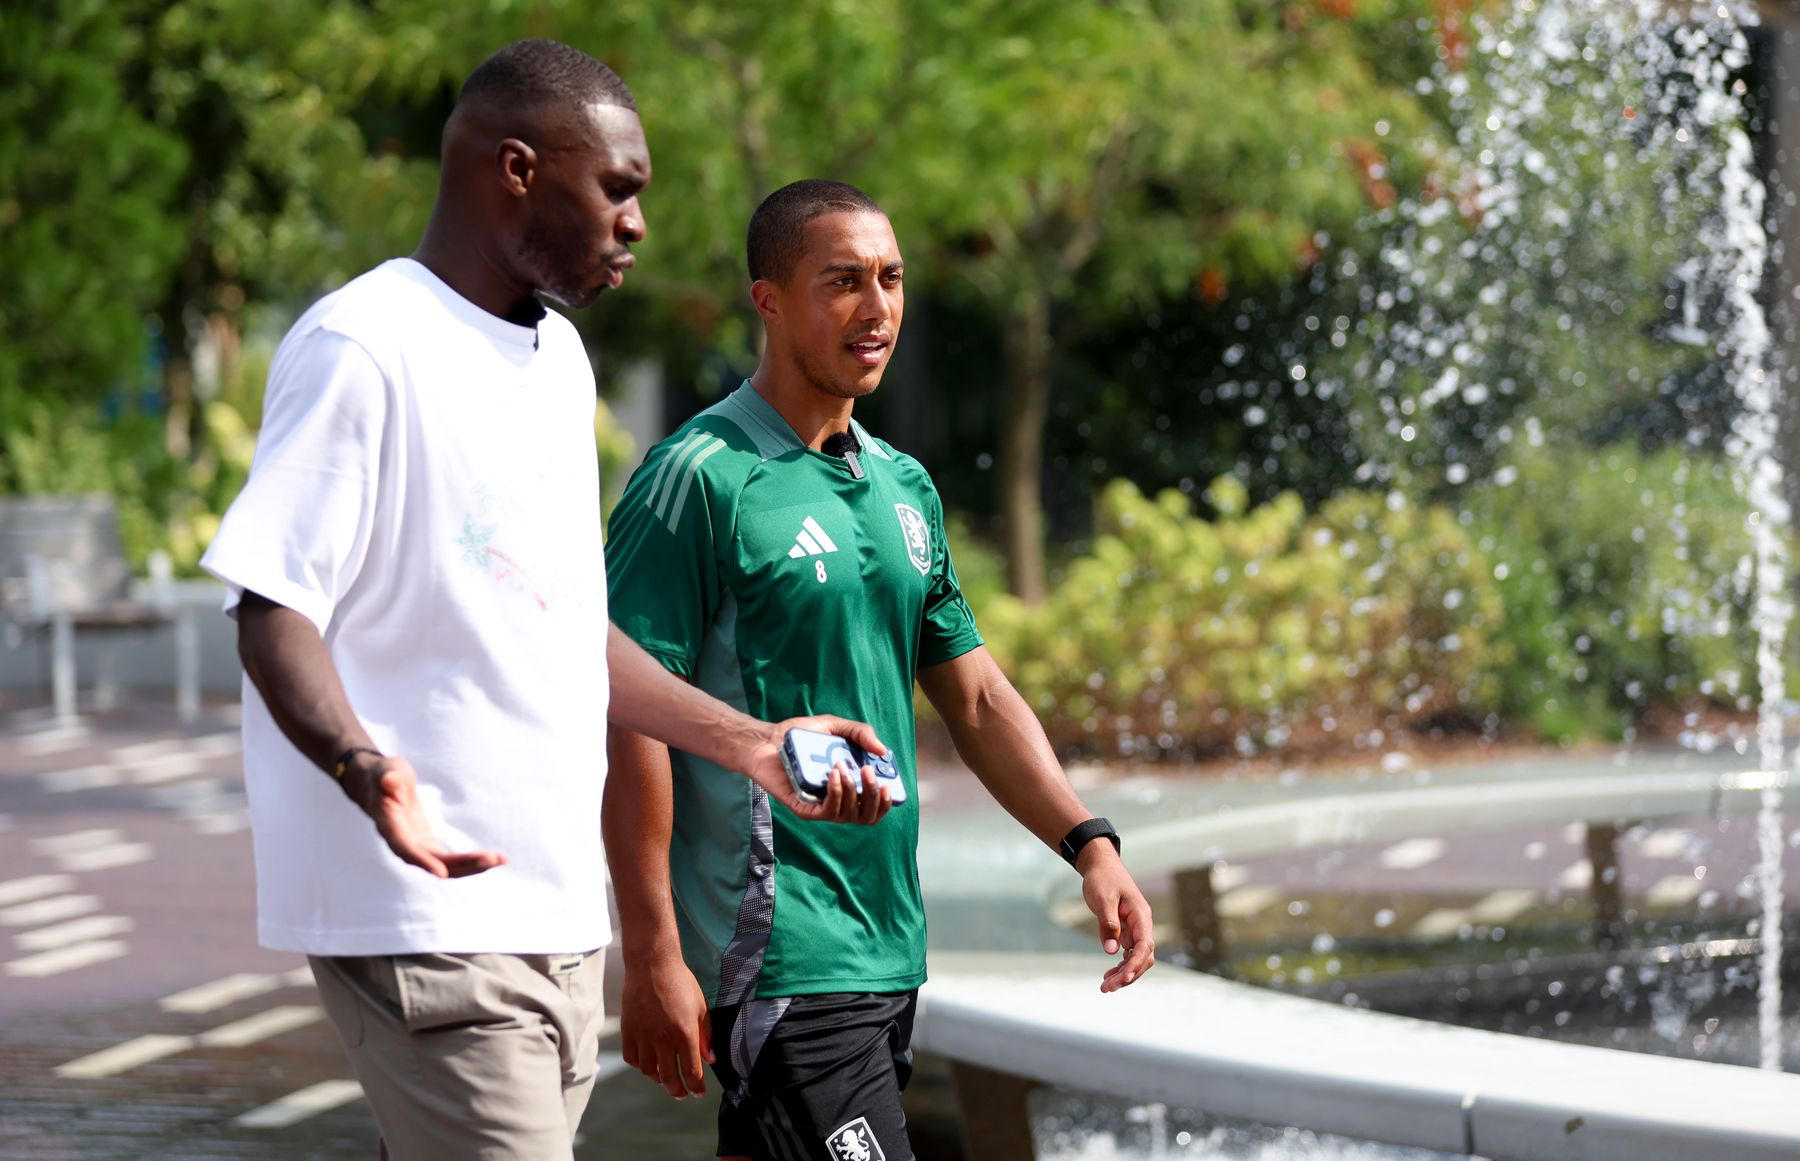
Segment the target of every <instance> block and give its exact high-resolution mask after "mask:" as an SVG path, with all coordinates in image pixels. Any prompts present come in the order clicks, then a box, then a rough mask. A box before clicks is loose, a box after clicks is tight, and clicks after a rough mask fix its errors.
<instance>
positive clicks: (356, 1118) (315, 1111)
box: [0, 704, 1800, 1161]
mask: <svg viewBox="0 0 1800 1161" xmlns="http://www.w3.org/2000/svg"><path fill="white" fill-rule="evenodd" d="M1732 761H1733V760H1731V759H1728V758H1716V759H1713V760H1711V762H1712V763H1713V764H1720V765H1729V764H1732ZM1739 764H1741V763H1739ZM1506 776H1509V774H1508V772H1507V771H1506V770H1505V769H1504V768H1502V767H1499V766H1493V765H1488V766H1483V767H1479V768H1472V769H1471V770H1470V771H1465V772H1462V773H1458V772H1455V771H1452V772H1449V773H1446V774H1442V775H1434V777H1442V778H1444V779H1446V780H1448V781H1455V780H1457V779H1459V778H1465V777H1474V778H1487V777H1506ZM1413 777H1415V775H1413V774H1412V773H1410V772H1389V773H1387V774H1380V773H1377V774H1376V775H1375V776H1372V777H1362V776H1357V775H1354V774H1347V775H1332V776H1316V777H1314V778H1311V779H1295V778H1294V777H1292V776H1289V777H1285V778H1283V777H1252V778H1244V779H1239V780H1220V779H1219V778H1218V777H1217V776H1216V775H1211V776H1206V777H1194V776H1183V775H1180V774H1173V775H1159V776H1154V777H1152V776H1148V775H1138V776H1126V777H1119V776H1116V775H1115V774H1113V773H1111V772H1106V771H1096V770H1093V769H1089V770H1087V771H1080V770H1078V771H1076V772H1075V778H1076V781H1077V783H1078V784H1079V785H1081V786H1082V788H1083V791H1084V793H1085V794H1087V795H1088V796H1089V798H1090V800H1091V801H1092V802H1094V803H1095V804H1096V805H1097V806H1098V807H1100V808H1101V809H1103V810H1110V811H1113V813H1114V814H1115V816H1116V817H1118V818H1120V819H1121V820H1122V821H1123V822H1125V824H1126V833H1127V834H1128V835H1129V833H1130V820H1131V818H1132V817H1133V816H1134V815H1138V816H1141V815H1153V814H1155V813H1157V812H1158V811H1160V810H1162V809H1166V808H1167V806H1168V805H1169V804H1170V803H1171V802H1172V801H1173V800H1175V799H1179V800H1181V802H1182V804H1183V808H1184V809H1196V808H1199V809H1205V808H1207V805H1208V804H1213V803H1216V804H1218V805H1229V804H1232V803H1234V802H1235V803H1251V802H1255V801H1257V800H1267V799H1269V798H1272V797H1277V796H1290V795H1294V794H1304V793H1307V792H1308V788H1309V786H1317V785H1325V786H1329V787H1331V788H1332V790H1333V792H1337V793H1342V792H1345V791H1347V790H1351V791H1353V790H1354V788H1355V787H1356V786H1359V785H1366V786H1368V787H1369V788H1370V789H1377V788H1379V787H1381V786H1383V785H1393V784H1394V783H1395V782H1404V781H1407V780H1409V779H1411V778H1413ZM918 806H919V808H920V809H922V810H923V811H924V812H925V813H927V814H930V815H933V816H935V817H936V818H937V819H938V822H937V823H936V824H935V825H934V826H931V827H928V828H927V834H928V837H930V836H931V835H932V834H933V833H936V834H937V835H938V836H939V837H940V838H948V839H950V840H951V841H959V840H957V839H956V837H955V836H956V835H957V834H960V833H980V834H982V835H984V836H987V837H986V839H984V841H993V840H994V839H999V838H1000V837H1001V836H1004V835H1007V834H1009V833H1010V832H1009V830H1008V829H1007V828H1006V827H1007V824H1004V823H997V822H996V821H995V819H994V818H993V809H994V808H993V807H992V806H991V803H989V801H988V799H987V798H986V795H985V793H984V792H983V791H982V789H981V787H980V786H979V784H977V783H976V782H975V780H974V779H973V777H972V776H970V775H969V774H967V772H965V771H962V770H961V769H960V768H957V767H955V766H953V765H946V764H942V763H932V762H926V763H924V764H923V766H922V771H921V785H920V793H919V796H918ZM953 820H954V821H953ZM1572 821H1573V820H1572ZM1015 837H1022V836H1015ZM1723 837H1724V836H1721V835H1717V834H1709V833H1705V832H1704V830H1703V828H1687V829H1679V828H1675V829H1657V828H1640V831H1635V832H1628V834H1627V836H1626V841H1625V843H1624V844H1623V848H1622V850H1621V868H1622V870H1623V872H1624V874H1625V876H1626V883H1627V886H1628V889H1629V890H1630V891H1632V892H1633V893H1634V894H1636V895H1637V896H1640V897H1641V898H1643V899H1644V900H1645V905H1646V906H1660V905H1662V904H1667V905H1669V906H1671V907H1678V906H1699V905H1702V904H1704V905H1707V906H1712V907H1716V908H1719V909H1721V910H1728V909H1738V908H1743V907H1745V906H1746V905H1747V904H1746V902H1745V901H1744V900H1743V898H1742V884H1743V882H1744V879H1745V877H1746V875H1747V874H1748V872H1749V869H1750V868H1749V864H1748V863H1747V862H1746V861H1745V860H1746V858H1747V854H1746V846H1747V844H1746V843H1745V842H1744V841H1743V840H1744V838H1745V837H1746V836H1744V835H1735V834H1734V835H1732V836H1730V837H1731V838H1732V840H1733V841H1730V842H1724V841H1721V839H1722V838H1723ZM1026 841H1029V840H1026ZM1127 854H1128V855H1129V847H1128V848H1127ZM1792 862H1797V863H1800V859H1796V860H1792ZM1581 865H1582V863H1581V847H1580V843H1579V841H1578V838H1577V836H1576V834H1575V832H1574V830H1573V829H1571V828H1548V829H1542V833H1539V832H1538V831H1536V830H1534V831H1532V832H1531V833H1526V832H1525V831H1523V830H1518V829H1510V830H1507V831H1504V832H1496V833H1494V834H1492V835H1488V836H1476V837H1473V838H1469V837H1464V838H1460V839H1456V840H1453V841H1447V840H1446V839H1445V838H1443V837H1439V836H1432V835H1423V834H1422V835H1419V836H1416V837H1414V838H1410V839H1407V840H1404V841H1401V842H1397V843H1386V844H1375V845H1370V846H1368V847H1366V848H1365V847H1348V848H1344V849H1343V850H1340V851H1336V852H1331V853H1325V854H1322V853H1320V852H1300V853H1295V854H1292V855H1284V856H1277V857H1270V858H1266V859H1260V860H1255V861H1253V862H1247V863H1246V864H1245V865H1243V866H1241V867H1229V866H1221V867H1219V868H1217V870H1216V871H1215V875H1216V877H1217V884H1216V885H1217V887H1218V889H1219V891H1220V911H1221V914H1222V915H1223V916H1224V917H1225V918H1226V920H1227V921H1228V922H1229V923H1234V924H1239V925H1243V926H1244V927H1245V929H1246V930H1248V929H1249V927H1250V925H1253V924H1255V925H1261V924H1279V923H1286V922H1290V921H1291V922H1294V923H1300V924H1304V923H1305V922H1307V921H1308V915H1307V909H1308V903H1307V900H1308V899H1309V898H1311V897H1313V896H1314V895H1316V894H1318V893H1320V892H1324V891H1330V892H1333V893H1337V894H1350V895H1353V896H1355V897H1356V898H1358V899H1361V900H1364V901H1374V903H1376V904H1379V903H1380V901H1381V900H1382V899H1384V898H1388V897H1391V898H1392V899H1393V900H1396V901H1397V902H1395V903H1392V904H1388V905H1386V906H1385V907H1381V906H1373V905H1372V906H1371V907H1369V908H1366V910H1369V911H1370V916H1369V918H1368V921H1369V922H1370V923H1373V924H1375V925H1376V926H1389V925H1395V926H1401V927H1406V928H1409V929H1412V930H1416V931H1418V932H1419V933H1420V934H1422V935H1429V934H1433V933H1441V934H1450V933H1452V932H1454V931H1456V930H1458V929H1459V928H1461V927H1463V926H1464V925H1469V924H1474V925H1479V924H1482V923H1494V922H1504V921H1505V920H1506V919H1508V918H1510V917H1514V916H1517V915H1519V914H1522V913H1524V912H1525V911H1526V910H1529V909H1531V908H1535V907H1541V906H1546V905H1556V904H1557V901H1558V899H1559V897H1566V896H1572V895H1573V893H1574V892H1575V891H1576V890H1578V889H1579V887H1581V886H1583V885H1584V884H1581V883H1579V882H1577V880H1578V879H1579V876H1580V870H1579V867H1580V866H1581ZM1700 867H1704V868H1706V869H1705V870H1703V871H1701V872H1700V874H1699V875H1696V868H1700ZM1792 874H1793V871H1792V870H1790V875H1792ZM1145 886H1146V888H1147V889H1148V890H1150V891H1151V893H1152V895H1153V897H1156V896H1163V895H1164V894H1165V893H1166V890H1167V884H1165V883H1146V884H1145ZM1422 887H1423V888H1426V889H1425V890H1421V888H1422ZM1797 888H1800V881H1796V882H1792V883H1790V888H1789V889H1790V892H1793V891H1794V890H1796V889H1797ZM1559 893H1560V895H1559ZM1709 893H1712V894H1711V896H1710V898H1709ZM1296 904H1299V906H1296ZM1384 909H1385V910H1387V911H1390V912H1391V913H1392V914H1390V915H1387V916H1383V915H1382V914H1381V912H1382V910H1384ZM1159 912H1160V913H1161V914H1163V915H1165V916H1167V915H1170V914H1172V908H1159ZM1175 935H1176V933H1174V932H1169V931H1165V933H1164V935H1163V942H1164V944H1165V946H1167V945H1170V944H1172V943H1173V942H1174V938H1173V937H1174V936H1175ZM617 966H618V965H617V962H616V960H614V961H613V962H612V963H611V964H609V977H610V978H609V983H610V985H611V987H610V988H609V991H610V992H611V993H612V994H613V995H614V996H616V988H617V982H618V970H617ZM1102 966H1103V965H1102V964H1100V962H1099V961H1098V958H1097V960H1096V972H1098V971H1099V970H1101V967H1102ZM617 1051H618V1049H617V1042H616V1038H614V1039H610V1040H609V1041H608V1042H607V1044H606V1045H605V1047H604V1049H603V1060H602V1070H603V1078H602V1080H601V1083H600V1084H599V1086H598V1087H597V1089H596V1092H595V1096H594V1099H593V1102H592V1105H591V1106H590V1109H589V1115H588V1117H587V1120H586V1122H585V1124H584V1127H583V1136H582V1141H581V1143H580V1145H579V1146H578V1149H577V1154H578V1156H581V1157H583V1158H599V1157H609V1158H637V1157H646V1158H656V1157H707V1156H710V1155H711V1152H712V1140H713V1139H712V1135H711V1133H712V1123H713V1110H714V1107H715V1106H714V1101H716V1097H713V1098H709V1099H707V1100H704V1101H688V1102H682V1103H676V1102H673V1101H671V1100H669V1099H668V1098H667V1097H666V1096H665V1095H664V1094H663V1093H662V1091H661V1090H660V1089H659V1088H657V1087H655V1086H653V1085H651V1084H650V1083H649V1082H648V1081H646V1080H644V1079H643V1078H641V1077H639V1076H638V1075H637V1074H636V1073H635V1072H632V1071H630V1070H627V1069H625V1068H624V1066H623V1063H622V1062H621V1061H620V1060H619V1059H618V1056H617ZM373 1141H374V1126H373V1122H372V1121H371V1119H370V1117H369V1114H368V1111H367V1107H366V1105H365V1104H364V1103H363V1102H362V1100H361V1097H360V1092H359V1090H358V1089H357V1087H356V1085H355V1084H354V1082H353V1081H351V1080H350V1078H349V1073H348V1069H347V1066H346V1064H345V1062H344V1059H343V1056H342V1052H341V1050H340V1048H339V1046H338V1043H337V1040H336V1037H335V1034H334V1033H333V1031H332V1030H331V1027H330V1025H329V1024H328V1023H327V1022H326V1021H325V1019H324V1017H323V1014H322V1012H321V1011H320V1010H319V1007H318V1000H317V996H316V994H315V992H314V990H313V987H312V981H311V978H310V975H309V973H308V972H307V970H306V968H305V965H304V963H303V961H302V960H301V959H300V958H299V957H297V956H292V955H284V954H278V953H273V952H268V951H264V950H261V949H259V948H258V947H257V946H256V945H255V939H254V892H253V883H252V879H251V861H250V839H249V832H248V829H247V818H246V814H245V803H244V799H243V784H242V775H241V756H240V754H239V752H238V743H237V721H236V707H235V706H232V705H222V704H221V705H213V706H209V707H208V709H207V712H206V714H205V715H204V717H203V719H202V720H201V721H200V722H199V723H196V724H194V725H192V726H190V727H179V726H177V725H176V723H175V720H174V717H173V715H172V714H171V713H168V712H166V711H165V710H164V709H163V708H162V707H161V706H160V705H158V706H149V705H144V704H133V705H129V706H127V707H125V708H123V709H120V710H117V711H113V712H109V713H105V714H90V715H86V716H84V717H83V718H82V719H81V720H80V722H79V724H77V725H74V726H70V727H58V726H55V725H53V724H51V723H50V722H48V721H47V719H46V718H45V717H44V716H43V714H42V712H41V711H38V710H35V709H27V710H12V711H10V712H6V713H4V714H0V1156H4V1157H7V1158H20V1159H25V1158H30V1159H34V1161H36V1159H49V1158H64V1157H67V1158H127V1157H166V1158H252V1157H254V1158H259V1159H267V1161H281V1159H286V1158H303V1157H304V1158H360V1157H368V1156H372V1155H373Z"/></svg>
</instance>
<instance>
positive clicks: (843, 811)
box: [744, 714, 894, 826]
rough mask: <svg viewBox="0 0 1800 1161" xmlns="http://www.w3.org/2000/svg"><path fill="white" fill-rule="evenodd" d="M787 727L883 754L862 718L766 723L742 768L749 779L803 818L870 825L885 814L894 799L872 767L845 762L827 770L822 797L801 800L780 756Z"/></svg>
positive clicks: (818, 717) (825, 717) (829, 717)
mask: <svg viewBox="0 0 1800 1161" xmlns="http://www.w3.org/2000/svg"><path fill="white" fill-rule="evenodd" d="M789 730H817V731H819V732H820V733H822V734H836V735H837V736H838V737H840V738H847V739H849V740H850V741H852V742H855V743H856V744H857V745H858V746H861V747H862V748H863V749H864V750H867V751H868V752H869V753H871V754H885V753H887V752H888V748H887V747H886V746H884V745H882V743H881V739H880V738H878V737H876V736H875V728H874V727H873V726H870V725H867V724H865V723H863V722H853V721H850V720H849V719H848V718H840V717H833V716H832V715H830V714H819V715H815V716H813V717H804V718H789V719H788V720H786V721H785V722H777V723H775V724H774V725H772V726H770V727H769V729H768V733H767V735H765V737H764V740H763V741H761V742H758V743H757V745H756V746H755V747H754V748H753V749H752V751H751V753H750V756H749V759H748V761H747V763H746V765H745V767H744V773H745V774H746V775H748V776H749V778H750V780H751V781H752V782H754V783H756V784H757V785H758V786H760V787H762V788H763V789H764V790H766V791H768V792H769V796H770V797H771V798H774V799H775V800H776V801H778V802H780V803H781V804H782V805H783V806H786V807H787V808H788V809H789V810H791V811H793V812H794V813H795V814H797V815H799V816H800V817H801V818H804V819H808V820H812V821H818V822H853V823H858V824H860V825H862V826H873V825H875V824H876V823H878V822H880V821H881V820H882V819H883V818H885V817H886V816H887V812H888V811H889V810H890V809H892V808H893V805H894V803H893V800H892V799H891V798H890V797H889V795H888V792H887V788H886V787H885V786H882V785H881V784H880V782H879V780H878V779H877V778H876V777H875V771H874V770H872V769H870V768H869V767H867V766H864V767H863V768H862V769H861V770H860V771H854V770H851V769H850V767H849V766H848V765H845V764H843V763H839V764H838V766H837V767H836V768H834V769H833V770H832V772H831V785H830V786H829V788H827V789H826V791H825V797H824V799H823V800H822V801H819V802H808V801H807V800H806V799H804V798H801V797H800V795H799V793H798V792H797V791H795V789H794V783H793V780H792V779H790V778H789V777H788V772H787V765H786V764H785V763H784V762H782V760H781V744H782V740H783V739H784V738H785V737H786V736H787V732H788V731H789ZM859 777H860V779H861V781H862V790H861V792H860V793H859V792H858V791H857V790H856V789H855V786H856V784H855V783H854V782H852V781H851V780H852V779H854V778H859Z"/></svg>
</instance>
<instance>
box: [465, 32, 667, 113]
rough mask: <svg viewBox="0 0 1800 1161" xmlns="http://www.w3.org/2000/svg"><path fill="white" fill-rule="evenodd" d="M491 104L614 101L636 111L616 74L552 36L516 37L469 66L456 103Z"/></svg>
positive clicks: (523, 106) (526, 106)
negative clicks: (471, 68) (476, 63)
mask: <svg viewBox="0 0 1800 1161" xmlns="http://www.w3.org/2000/svg"><path fill="white" fill-rule="evenodd" d="M477 103H481V104H490V103H491V104H493V105H496V106H498V107H501V108H507V109H514V110H534V111H535V110H539V109H544V108H555V107H558V106H560V107H562V108H565V109H566V108H576V107H584V106H587V105H618V106H620V107H622V108H626V109H629V110H631V111H632V112H634V113H635V112H637V102H635V101H634V100H632V98H631V89H630V88H628V87H627V86H626V84H625V82H624V81H622V80H620V79H619V74H618V73H615V72H613V71H612V70H611V69H609V68H607V67H606V66H605V65H604V64H601V63H600V62H599V61H597V60H595V59H594V58H593V57H591V56H589V55H588V54H587V53H585V52H582V51H581V50H580V49H578V48H571V47H569V46H568V45H566V44H563V43H562V42H561V41H556V40H518V41H514V42H513V43H512V44H509V45H507V46H506V47H505V48H503V49H501V50H500V51H499V52H496V53H495V54H494V55H493V56H490V57H488V58H487V59H486V60H484V61H482V62H481V63H480V64H479V65H477V66H476V67H475V71H474V72H472V73H470V74H469V79H468V80H466V81H464V82H463V87H462V91H461V92H460V93H458V94H457V96H456V104H457V107H458V108H461V107H463V106H465V105H472V104H477Z"/></svg>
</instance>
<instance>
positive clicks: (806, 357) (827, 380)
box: [794, 350, 887, 399]
mask: <svg viewBox="0 0 1800 1161" xmlns="http://www.w3.org/2000/svg"><path fill="white" fill-rule="evenodd" d="M794 365H795V366H796V367H798V368H799V369H800V375H801V377H802V378H804V379H805V380H806V382H807V385H808V386H810V387H812V388H813V389H814V390H816V391H818V392H820V393H821V394H825V395H829V396H831V397H832V398H833V399H861V398H862V397H863V396H865V395H872V394H874V392H875V388H877V387H879V386H881V375H882V373H883V372H885V371H886V370H887V368H886V367H885V366H882V367H871V368H868V370H872V371H875V372H876V374H875V380H874V382H872V383H871V382H863V381H859V380H860V378H861V377H860V376H858V377H857V378H855V379H852V378H850V377H848V376H844V375H834V374H832V373H831V371H830V370H828V369H827V368H826V366H825V363H824V360H822V359H816V358H814V357H813V355H812V353H811V352H809V351H803V350H796V351H795V352H794ZM865 373H866V372H865Z"/></svg>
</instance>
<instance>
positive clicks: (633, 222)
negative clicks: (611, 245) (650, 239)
mask: <svg viewBox="0 0 1800 1161" xmlns="http://www.w3.org/2000/svg"><path fill="white" fill-rule="evenodd" d="M645 230H646V226H645V223H644V207H643V206H642V205H640V204H639V203H638V199H636V198H632V199H631V200H630V201H628V202H626V203H625V204H624V205H623V206H622V207H620V209H619V216H618V217H617V218H616V219H614V221H613V234H614V235H615V236H616V237H618V239H619V240H620V241H622V242H627V243H629V242H642V241H643V240H644V234H645Z"/></svg>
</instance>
